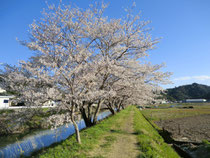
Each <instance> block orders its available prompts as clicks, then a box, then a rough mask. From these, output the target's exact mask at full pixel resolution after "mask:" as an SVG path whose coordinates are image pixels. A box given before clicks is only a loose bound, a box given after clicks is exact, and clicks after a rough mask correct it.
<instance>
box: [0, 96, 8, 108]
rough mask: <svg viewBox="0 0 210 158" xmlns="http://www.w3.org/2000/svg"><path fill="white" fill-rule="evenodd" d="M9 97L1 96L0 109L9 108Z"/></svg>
mask: <svg viewBox="0 0 210 158" xmlns="http://www.w3.org/2000/svg"><path fill="white" fill-rule="evenodd" d="M9 98H10V97H8V96H0V109H7V108H9Z"/></svg>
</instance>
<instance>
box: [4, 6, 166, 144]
mask: <svg viewBox="0 0 210 158" xmlns="http://www.w3.org/2000/svg"><path fill="white" fill-rule="evenodd" d="M105 8H106V6H105V5H103V4H102V5H101V6H100V7H99V6H97V5H93V6H90V7H89V8H88V9H86V10H83V9H80V8H72V7H71V6H64V5H59V6H58V7H55V6H49V8H48V9H47V11H43V18H42V19H41V20H40V21H34V23H33V24H31V25H30V32H29V33H30V36H29V39H28V40H26V41H21V44H23V45H24V46H26V47H28V48H29V49H30V50H33V51H35V52H36V54H35V55H33V56H32V57H31V58H30V59H29V60H28V61H21V62H20V64H19V66H18V67H10V66H7V67H6V72H5V74H6V75H5V76H6V79H5V81H6V82H7V84H6V85H9V86H7V88H9V89H10V90H12V91H15V92H17V94H18V98H19V99H20V100H23V101H24V102H25V103H26V104H27V105H28V106H30V105H33V106H34V105H36V106H41V105H43V103H45V102H47V101H49V100H50V101H58V100H59V102H60V104H59V108H61V109H66V110H68V113H67V114H68V116H66V117H62V118H63V119H57V121H59V122H63V121H66V120H65V119H69V120H71V121H72V123H73V124H74V127H75V129H76V135H77V140H78V142H79V143H80V142H81V140H80V136H79V129H78V126H77V124H76V122H75V112H77V110H79V111H80V113H81V115H82V117H83V119H84V120H85V123H86V126H92V125H94V124H96V121H97V116H98V114H99V112H100V109H101V106H106V107H107V108H108V109H109V110H110V111H111V112H112V113H113V114H115V112H117V111H119V110H120V109H122V108H124V107H125V106H127V105H130V104H144V103H149V102H150V103H151V102H153V101H154V99H155V98H157V96H158V94H159V93H160V91H161V89H160V87H159V86H158V85H159V84H160V83H161V84H164V83H166V82H167V81H168V77H169V76H170V73H163V72H160V71H159V70H160V68H161V67H163V65H152V64H151V63H148V62H146V60H145V57H146V56H148V51H149V50H151V49H153V48H154V46H155V44H156V43H157V42H158V40H153V39H152V38H151V36H150V34H149V33H148V29H147V24H148V22H145V21H142V20H141V19H140V17H139V15H136V16H133V15H131V14H130V10H127V15H126V16H125V17H123V18H121V19H109V18H108V17H105V16H104V10H105ZM5 88H6V87H5ZM91 118H93V119H91ZM54 120H55V119H54Z"/></svg>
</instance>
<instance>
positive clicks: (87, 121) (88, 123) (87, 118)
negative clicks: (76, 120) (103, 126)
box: [80, 107, 93, 127]
mask: <svg viewBox="0 0 210 158" xmlns="http://www.w3.org/2000/svg"><path fill="white" fill-rule="evenodd" d="M85 110H86V109H84V108H83V107H82V108H80V112H81V114H82V118H83V119H84V121H85V125H86V127H91V126H92V125H93V123H92V122H91V115H90V114H88V115H87V114H86V112H85Z"/></svg>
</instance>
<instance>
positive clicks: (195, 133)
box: [155, 114, 210, 142]
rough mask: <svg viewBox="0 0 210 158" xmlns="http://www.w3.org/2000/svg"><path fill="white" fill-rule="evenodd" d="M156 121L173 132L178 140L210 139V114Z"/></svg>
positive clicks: (197, 140)
mask: <svg viewBox="0 0 210 158" xmlns="http://www.w3.org/2000/svg"><path fill="white" fill-rule="evenodd" d="M155 123H156V124H157V125H158V126H159V127H161V128H164V129H165V130H167V131H168V132H169V133H171V137H172V138H173V139H174V140H176V141H186V142H202V141H203V140H208V141H210V115H209V114H205V115H199V116H192V117H185V118H176V119H170V120H162V121H155Z"/></svg>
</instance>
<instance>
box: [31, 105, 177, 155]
mask: <svg viewBox="0 0 210 158" xmlns="http://www.w3.org/2000/svg"><path fill="white" fill-rule="evenodd" d="M131 110H134V111H135V118H134V121H135V125H134V126H135V131H136V132H137V133H138V135H137V137H138V141H139V144H140V146H139V150H140V151H142V152H143V153H142V154H141V155H140V156H139V157H147V158H150V157H151V158H152V157H155V158H158V157H163V158H167V157H170V158H173V157H174V158H176V157H179V156H178V155H177V154H176V153H175V152H174V151H173V149H172V148H171V147H169V146H168V145H167V144H165V143H164V141H163V139H162V137H161V136H160V135H159V134H158V133H157V131H156V130H155V129H153V127H152V126H151V125H150V124H149V123H148V122H147V121H146V120H145V119H144V118H143V116H142V114H141V113H140V112H139V110H138V109H136V108H135V107H133V106H130V107H128V108H126V109H125V110H123V111H121V112H120V113H117V114H116V115H114V116H111V117H109V118H107V119H105V120H103V121H101V122H100V123H99V124H97V125H96V126H93V127H91V128H87V129H85V130H82V131H81V132H80V134H81V140H82V144H78V143H77V142H76V138H75V135H73V136H70V137H69V138H68V139H66V140H65V141H63V142H61V143H57V144H54V145H52V146H51V147H48V148H46V149H43V150H41V151H39V152H36V153H34V154H33V156H32V157H41V158H49V157H54V158H85V157H91V156H90V154H89V153H90V152H91V151H94V149H96V148H97V147H102V148H105V149H107V150H105V152H109V150H110V147H111V145H112V144H113V143H114V141H116V137H115V136H116V135H115V134H116V132H117V133H118V131H113V130H112V128H113V126H120V125H121V123H123V120H125V118H126V117H128V116H129V115H130V111H131ZM101 140H103V141H104V142H103V143H102V144H101ZM98 157H102V156H100V155H98Z"/></svg>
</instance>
